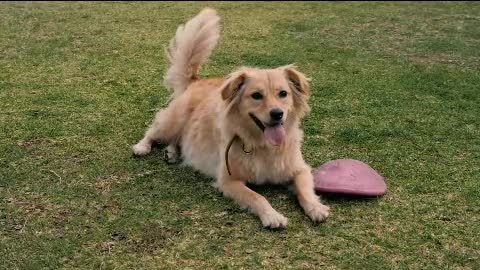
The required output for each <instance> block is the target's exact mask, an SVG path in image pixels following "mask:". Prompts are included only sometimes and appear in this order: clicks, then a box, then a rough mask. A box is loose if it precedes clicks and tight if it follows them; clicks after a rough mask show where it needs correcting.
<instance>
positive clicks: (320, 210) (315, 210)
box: [294, 168, 330, 222]
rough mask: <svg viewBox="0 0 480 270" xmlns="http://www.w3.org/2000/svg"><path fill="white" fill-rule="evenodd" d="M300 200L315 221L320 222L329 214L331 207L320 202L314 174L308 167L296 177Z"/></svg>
mask: <svg viewBox="0 0 480 270" xmlns="http://www.w3.org/2000/svg"><path fill="white" fill-rule="evenodd" d="M294 185H295V191H296V193H297V198H298V202H299V203H300V205H301V206H302V208H303V210H304V211H305V213H306V214H307V215H308V216H309V217H310V218H311V219H312V220H313V221H314V222H320V221H322V220H324V219H326V218H327V217H328V215H329V210H330V208H329V207H328V206H326V205H324V204H322V203H321V202H320V198H319V197H318V196H317V195H316V194H315V190H314V185H313V175H312V173H311V172H310V170H309V169H308V168H306V169H303V170H301V171H300V172H299V173H298V174H297V175H296V176H295V178H294Z"/></svg>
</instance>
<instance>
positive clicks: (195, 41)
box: [165, 8, 220, 97]
mask: <svg viewBox="0 0 480 270" xmlns="http://www.w3.org/2000/svg"><path fill="white" fill-rule="evenodd" d="M219 20H220V18H219V17H218V16H217V13H216V12H215V10H213V9H209V8H207V9H204V10H202V11H201V12H200V13H199V14H198V15H197V16H195V17H194V18H193V19H191V20H190V21H188V22H187V23H186V24H185V25H180V26H179V27H178V29H177V33H176V34H175V37H174V38H173V39H172V40H171V41H170V46H169V48H168V49H167V56H168V59H169V60H170V68H169V69H168V71H167V74H166V75H165V84H166V86H167V87H168V88H169V89H171V90H172V91H173V96H174V97H177V96H179V95H180V94H182V93H183V92H184V91H185V89H187V87H188V85H189V84H190V83H192V82H193V81H195V80H197V79H198V72H199V69H200V66H201V65H202V64H204V63H205V62H206V61H207V59H208V57H209V56H210V53H211V52H212V50H213V49H214V48H215V46H216V45H217V43H218V38H219V37H220V27H219Z"/></svg>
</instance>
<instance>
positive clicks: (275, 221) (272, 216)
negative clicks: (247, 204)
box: [260, 209, 288, 229]
mask: <svg viewBox="0 0 480 270" xmlns="http://www.w3.org/2000/svg"><path fill="white" fill-rule="evenodd" d="M260 219H261V220H262V224H263V227H268V228H272V229H275V228H285V227H286V226H287V223H288V219H287V218H286V217H284V216H283V215H282V214H280V213H278V212H277V211H275V210H273V209H272V211H269V212H267V213H266V214H263V215H262V216H260Z"/></svg>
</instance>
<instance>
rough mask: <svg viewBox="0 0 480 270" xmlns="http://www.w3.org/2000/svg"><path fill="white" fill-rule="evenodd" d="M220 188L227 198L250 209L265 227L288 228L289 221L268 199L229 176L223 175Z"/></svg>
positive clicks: (220, 179)
mask: <svg viewBox="0 0 480 270" xmlns="http://www.w3.org/2000/svg"><path fill="white" fill-rule="evenodd" d="M218 188H219V189H220V191H222V192H223V194H224V195H225V196H226V197H229V198H231V199H233V200H234V201H235V202H237V203H238V204H239V205H240V206H241V207H246V208H249V209H250V211H251V212H253V213H254V214H255V215H257V216H258V217H259V218H260V220H261V221H262V224H263V226H264V227H269V228H283V227H285V226H287V223H288V219H287V218H286V217H284V216H283V215H282V214H280V213H278V212H277V211H276V210H275V209H273V207H272V206H271V205H270V203H268V201H267V199H265V197H263V196H262V195H260V194H258V193H256V192H255V191H253V190H251V189H250V188H248V187H247V186H246V185H245V182H243V181H241V180H237V179H235V178H233V177H231V176H229V175H222V176H221V178H219V181H218Z"/></svg>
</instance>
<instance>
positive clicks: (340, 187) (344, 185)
mask: <svg viewBox="0 0 480 270" xmlns="http://www.w3.org/2000/svg"><path fill="white" fill-rule="evenodd" d="M312 173H313V177H314V181H315V190H316V191H318V192H326V193H344V194H350V195H361V196H381V195H383V194H385V192H386V191H387V185H386V184H385V180H384V178H383V176H381V175H380V174H379V173H378V172H377V171H375V170H374V169H372V168H371V167H370V166H368V165H367V164H365V163H363V162H361V161H358V160H354V159H337V160H332V161H329V162H327V163H325V164H323V165H322V166H320V167H318V168H317V169H315V170H314V171H313V172H312Z"/></svg>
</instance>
